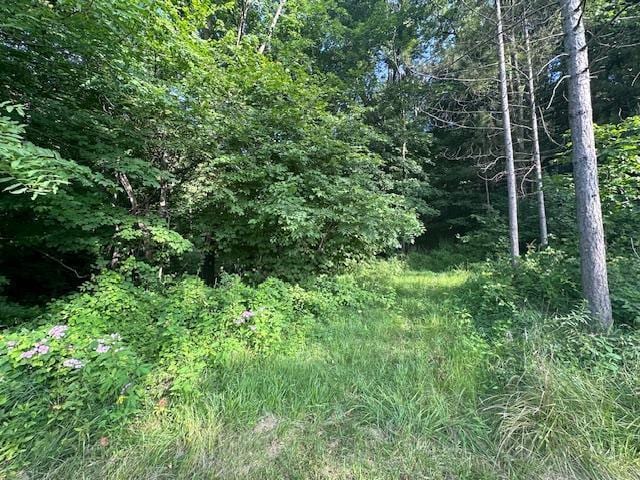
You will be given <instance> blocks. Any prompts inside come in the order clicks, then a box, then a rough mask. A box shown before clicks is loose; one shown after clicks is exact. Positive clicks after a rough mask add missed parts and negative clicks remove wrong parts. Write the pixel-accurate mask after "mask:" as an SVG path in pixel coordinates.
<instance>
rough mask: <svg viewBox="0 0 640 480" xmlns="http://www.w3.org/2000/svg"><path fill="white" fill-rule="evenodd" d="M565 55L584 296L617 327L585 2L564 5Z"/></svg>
mask: <svg viewBox="0 0 640 480" xmlns="http://www.w3.org/2000/svg"><path fill="white" fill-rule="evenodd" d="M560 6H561V10H562V19H563V30H564V36H565V39H564V43H565V50H566V52H567V54H568V58H569V60H568V69H569V72H568V73H569V124H570V127H571V139H572V142H573V176H574V181H575V185H576V204H577V211H578V231H579V235H580V263H581V271H582V290H583V294H584V296H585V298H586V299H587V302H588V303H589V309H590V310H591V313H592V315H593V317H594V320H595V321H596V322H597V324H598V325H599V326H601V327H603V328H609V327H611V326H612V324H613V316H612V312H611V299H610V297H609V282H608V278H607V261H606V247H605V240H604V227H603V225H602V208H601V205H600V191H599V187H598V161H597V156H596V147H595V138H594V130H593V108H592V104H591V84H590V77H589V75H590V73H589V54H588V48H587V41H586V37H585V28H584V22H583V14H584V2H583V0H561V1H560Z"/></svg>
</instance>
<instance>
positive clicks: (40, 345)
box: [34, 343, 49, 355]
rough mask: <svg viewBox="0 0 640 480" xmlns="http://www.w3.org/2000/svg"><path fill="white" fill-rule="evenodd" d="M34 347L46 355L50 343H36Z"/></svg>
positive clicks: (40, 353) (39, 352)
mask: <svg viewBox="0 0 640 480" xmlns="http://www.w3.org/2000/svg"><path fill="white" fill-rule="evenodd" d="M34 349H35V351H36V352H37V353H38V354H39V355H44V354H45V353H48V352H49V345H45V344H43V343H36V346H35V347H34Z"/></svg>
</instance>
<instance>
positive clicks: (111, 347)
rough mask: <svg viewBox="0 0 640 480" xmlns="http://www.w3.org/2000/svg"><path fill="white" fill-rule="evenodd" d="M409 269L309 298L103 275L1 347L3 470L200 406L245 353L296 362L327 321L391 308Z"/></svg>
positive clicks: (377, 272)
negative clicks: (165, 408)
mask: <svg viewBox="0 0 640 480" xmlns="http://www.w3.org/2000/svg"><path fill="white" fill-rule="evenodd" d="M383 265H384V267H383ZM399 268H400V266H399V264H397V263H393V262H392V263H389V264H386V263H385V264H383V263H382V262H374V263H372V264H370V265H369V266H365V267H359V268H354V269H352V271H351V272H350V273H348V274H345V275H342V276H340V277H337V278H330V277H326V276H324V277H319V278H318V279H316V280H315V281H313V282H309V284H308V285H307V286H306V288H302V287H300V286H296V285H291V284H288V283H285V282H283V281H281V280H278V279H275V278H269V279H267V280H265V281H264V282H262V283H260V284H258V285H256V286H249V285H246V284H245V283H243V282H242V280H241V278H240V277H238V276H233V275H228V276H223V277H222V278H221V279H220V281H219V284H218V285H217V286H216V287H215V288H212V287H209V286H207V285H206V284H205V283H204V282H203V281H202V280H201V279H200V278H197V277H190V276H187V277H183V278H181V279H173V280H172V279H170V278H167V279H166V282H165V283H164V284H163V283H161V282H159V281H158V280H157V278H155V277H153V276H149V275H146V274H145V273H144V272H145V270H144V269H140V268H126V269H123V270H122V271H119V272H116V271H107V272H104V273H102V274H100V275H98V276H97V277H96V278H95V279H94V280H92V281H91V282H89V283H87V284H85V285H84V286H83V287H82V288H81V290H80V291H79V292H78V293H75V294H73V295H70V296H68V297H67V298H65V299H61V300H58V301H56V302H54V303H53V304H51V305H50V306H49V307H48V308H47V309H46V311H45V313H44V314H42V315H41V316H39V317H38V318H36V319H32V320H31V321H30V322H29V323H23V324H22V325H21V326H20V327H14V328H11V329H7V330H5V331H4V332H3V334H2V336H1V337H0V430H2V432H3V435H2V446H1V447H0V461H3V462H9V461H11V460H15V459H16V458H17V457H19V456H20V455H21V454H25V456H29V452H33V451H34V448H38V447H39V446H40V445H43V446H44V445H49V446H51V445H56V447H55V448H62V449H64V448H65V446H66V445H70V444H71V443H72V442H74V441H76V440H77V435H81V436H82V437H83V438H85V439H87V440H89V441H93V440H94V439H95V438H96V437H97V436H100V435H104V434H105V432H107V431H109V430H112V429H114V428H116V427H117V426H118V425H120V424H121V423H122V421H124V420H126V419H127V418H130V416H131V414H132V413H133V412H135V411H136V409H137V408H138V407H139V406H140V405H141V404H142V403H143V402H146V401H153V402H158V401H162V402H166V398H165V397H167V396H183V395H197V394H199V389H198V387H199V382H200V378H201V377H202V376H203V374H204V371H205V369H207V368H212V367H213V368H215V366H216V364H219V363H220V362H223V361H225V359H227V358H229V357H230V356H233V355H236V354H238V353H240V352H242V353H243V354H251V355H269V354H273V353H284V354H288V353H291V352H293V351H295V350H297V349H298V347H299V346H300V344H301V343H302V341H303V340H304V338H305V336H306V334H307V332H308V331H309V327H310V326H311V325H312V323H313V321H314V320H315V319H316V318H320V317H323V318H330V317H331V316H334V315H335V314H336V313H337V312H338V311H339V309H340V308H341V307H351V308H362V307H363V306H364V305H366V304H368V303H371V302H374V303H377V304H385V305H390V304H391V303H392V302H393V298H394V297H393V295H392V293H393V289H392V287H391V285H390V284H389V282H388V281H386V279H388V278H389V277H390V272H391V270H397V269H399ZM383 270H384V271H383ZM152 277H153V278H152ZM373 285H375V288H373V287H372V286H373ZM36 434H37V435H36ZM52 438H56V439H57V440H52ZM57 454H59V452H58V453H57ZM17 463H19V462H17Z"/></svg>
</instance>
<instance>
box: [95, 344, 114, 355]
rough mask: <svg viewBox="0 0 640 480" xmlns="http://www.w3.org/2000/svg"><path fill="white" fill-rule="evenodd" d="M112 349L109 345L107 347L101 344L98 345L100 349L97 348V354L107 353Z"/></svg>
mask: <svg viewBox="0 0 640 480" xmlns="http://www.w3.org/2000/svg"><path fill="white" fill-rule="evenodd" d="M110 349H111V347H110V346H109V345H105V344H104V343H100V344H98V347H97V348H96V352H98V353H107V352H108V351H109V350H110Z"/></svg>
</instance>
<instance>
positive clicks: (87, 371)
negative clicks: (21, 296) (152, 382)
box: [0, 325, 147, 462]
mask: <svg viewBox="0 0 640 480" xmlns="http://www.w3.org/2000/svg"><path fill="white" fill-rule="evenodd" d="M146 371H147V368H146V367H145V365H144V363H143V362H142V360H141V359H140V357H139V356H138V355H136V353H135V352H134V350H133V349H131V348H130V347H129V345H128V342H127V341H126V339H123V338H122V337H121V336H120V334H119V333H117V332H115V331H112V333H111V334H110V335H103V336H101V337H97V336H93V335H91V334H89V333H87V332H85V331H83V330H82V329H81V328H78V327H68V326H66V325H46V326H41V327H38V328H34V329H27V328H22V329H18V330H15V331H11V332H7V333H5V334H3V335H2V336H1V337H0V430H2V432H3V433H2V444H1V446H0V461H1V462H8V461H10V460H11V459H12V458H14V457H15V456H16V455H18V454H19V453H21V452H23V451H24V450H26V449H27V448H29V449H38V448H39V446H41V445H46V444H47V443H48V442H50V441H51V436H52V435H57V434H59V433H60V432H61V431H63V432H66V433H73V432H74V431H75V432H76V433H78V434H80V435H83V436H89V435H91V436H93V435H96V434H99V433H101V432H104V429H105V428H107V426H109V425H113V424H114V423H117V421H118V420H120V419H121V418H123V417H125V416H126V415H128V414H129V413H131V412H132V411H133V410H134V409H135V408H136V406H137V405H138V403H139V400H140V393H141V390H140V386H141V384H140V379H141V377H142V376H144V374H145V373H146ZM68 439H69V437H68V435H67V436H65V435H62V436H61V441H62V442H63V445H61V446H64V442H65V441H66V440H68Z"/></svg>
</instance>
